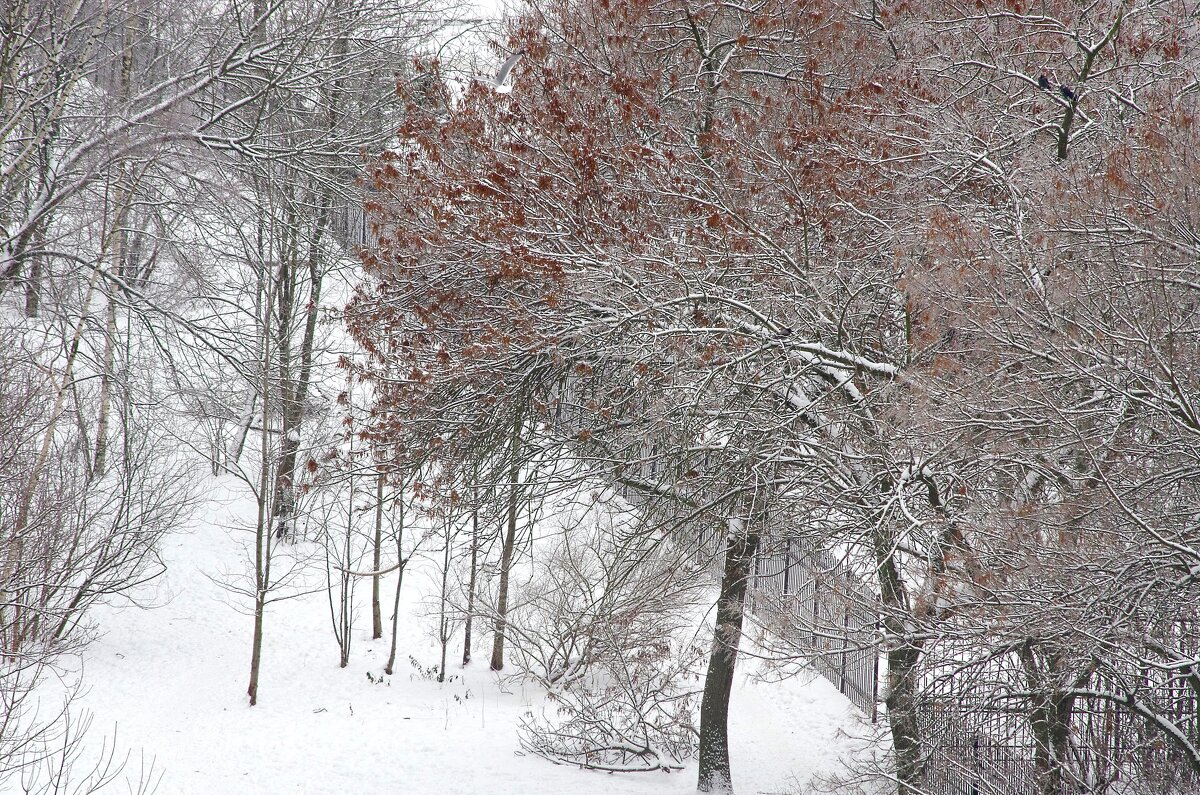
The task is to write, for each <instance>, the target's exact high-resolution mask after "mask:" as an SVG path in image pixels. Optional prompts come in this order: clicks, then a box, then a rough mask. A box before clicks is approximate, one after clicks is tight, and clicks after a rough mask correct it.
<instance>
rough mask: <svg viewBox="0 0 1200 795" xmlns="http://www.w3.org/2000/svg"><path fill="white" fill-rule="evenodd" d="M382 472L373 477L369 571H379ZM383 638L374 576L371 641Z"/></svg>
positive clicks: (375, 577)
mask: <svg viewBox="0 0 1200 795" xmlns="http://www.w3.org/2000/svg"><path fill="white" fill-rule="evenodd" d="M383 478H384V475H383V470H382V469H380V470H379V472H378V473H377V474H376V475H375V539H374V541H375V549H374V553H375V554H374V556H373V557H372V558H371V560H372V563H373V567H372V569H371V571H376V572H377V571H379V565H380V563H381V561H382V554H381V552H382V549H381V547H382V546H383ZM382 637H383V611H382V610H381V609H380V606H379V575H378V574H376V575H375V576H373V577H372V578H371V639H372V640H378V639H379V638H382Z"/></svg>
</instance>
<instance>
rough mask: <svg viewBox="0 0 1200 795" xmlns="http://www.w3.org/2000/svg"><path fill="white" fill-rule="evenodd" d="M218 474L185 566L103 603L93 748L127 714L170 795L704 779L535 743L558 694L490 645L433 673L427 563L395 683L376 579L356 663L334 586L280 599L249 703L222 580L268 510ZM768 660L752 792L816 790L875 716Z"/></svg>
mask: <svg viewBox="0 0 1200 795" xmlns="http://www.w3.org/2000/svg"><path fill="white" fill-rule="evenodd" d="M214 484H215V485H214V487H213V489H212V493H213V496H212V499H211V501H210V502H209V504H208V505H207V507H206V508H205V509H203V510H202V511H201V512H200V513H199V514H198V515H197V517H196V519H195V520H194V521H193V522H192V524H191V526H190V528H189V529H187V530H186V531H184V532H180V533H177V534H175V535H173V536H171V537H169V539H168V541H167V546H166V548H165V550H164V559H165V561H166V564H167V573H166V574H165V575H164V576H163V577H161V578H160V579H159V580H157V581H155V582H153V583H151V584H149V585H147V586H144V587H143V589H142V590H141V591H140V592H138V593H137V594H136V595H135V596H136V599H137V601H138V602H139V603H140V605H131V604H129V603H127V602H123V603H120V604H113V605H110V606H107V607H104V608H102V609H100V610H98V611H97V612H96V613H95V614H94V615H93V619H94V620H95V622H96V624H97V628H98V630H99V633H100V635H99V637H98V638H97V639H96V640H95V642H93V643H92V644H91V645H90V646H89V647H88V648H87V650H86V652H85V653H84V656H83V659H82V669H83V679H84V684H85V687H86V690H87V692H86V694H85V695H84V696H83V698H81V699H80V700H79V701H78V702H77V706H78V707H82V708H84V709H87V710H90V711H91V712H92V713H93V716H94V723H93V726H92V730H91V732H90V734H89V735H88V740H87V749H88V753H90V754H92V755H94V754H95V753H96V751H98V749H99V745H100V743H101V742H102V741H104V740H105V737H104V735H105V734H106V733H107V734H109V735H111V734H112V732H113V730H114V728H115V730H116V742H117V746H118V748H120V749H122V754H123V753H124V750H126V749H127V750H129V751H131V752H132V756H131V762H130V768H131V769H132V768H136V767H137V766H138V759H139V754H144V755H145V757H146V758H147V759H149V758H153V759H154V760H155V765H156V769H157V770H159V771H161V772H162V774H163V778H162V782H161V785H160V786H159V788H158V792H159V793H162V795H173V794H175V793H187V795H201V794H205V795H207V794H208V793H230V794H237V793H255V795H271V794H272V793H281V794H282V793H313V794H314V795H317V794H320V793H341V792H352V793H358V794H361V795H372V794H373V793H379V794H380V795H382V794H383V793H464V794H465V793H489V795H505V794H506V793H522V794H523V795H542V794H543V793H545V794H546V795H549V794H550V793H554V795H559V794H560V793H575V795H585V794H586V793H639V794H644V793H654V794H655V795H666V794H667V793H685V792H692V791H694V788H695V767H694V764H693V765H692V766H690V767H689V768H688V769H687V770H685V771H683V772H681V773H672V774H667V773H654V774H646V773H642V774H633V775H629V774H627V775H624V776H621V775H609V774H604V773H597V772H592V771H586V770H580V769H577V768H573V767H566V766H556V765H554V764H551V763H549V762H547V761H545V760H542V759H540V758H537V757H533V756H526V755H522V754H521V753H520V747H519V744H518V741H517V735H516V726H517V723H518V721H519V719H520V717H521V716H522V715H524V714H525V713H527V712H530V711H534V712H540V710H541V709H542V708H543V705H544V699H543V697H542V695H541V694H540V691H539V689H538V687H537V686H536V685H534V684H526V685H522V684H520V683H518V682H514V681H512V680H499V679H498V677H497V676H496V675H495V674H494V673H492V672H491V671H489V670H487V667H486V665H487V663H486V659H485V658H486V655H484V654H479V655H478V657H479V658H480V659H479V660H478V661H477V662H475V663H473V664H472V665H471V666H470V667H468V668H466V669H461V668H459V667H458V666H457V665H452V666H450V667H449V674H450V675H451V676H452V678H453V681H448V682H446V683H443V684H439V683H437V682H436V681H431V679H430V678H429V677H428V676H427V675H426V674H425V673H424V672H425V671H427V670H428V669H429V668H431V667H432V666H434V665H436V662H437V650H436V648H435V646H434V642H433V640H432V637H431V633H430V632H429V631H428V629H427V627H428V622H427V620H426V619H425V618H424V617H422V615H421V612H422V611H421V610H420V607H419V602H420V597H421V589H423V588H425V587H427V586H426V583H427V582H428V581H429V578H428V577H425V576H422V574H421V572H420V571H411V570H410V573H409V575H408V578H407V579H406V583H405V590H406V598H405V599H404V601H403V604H402V607H401V630H400V647H399V652H398V655H397V666H396V671H395V673H394V675H393V676H391V677H382V682H380V681H379V678H380V677H381V676H382V669H383V665H384V662H385V660H386V658H387V653H388V647H387V641H386V638H385V639H384V640H378V641H372V640H370V637H369V636H370V614H369V613H370V608H369V594H370V586H369V583H367V582H364V583H362V584H361V585H360V587H359V591H358V600H359V605H360V608H361V609H360V611H359V617H358V621H357V625H356V634H355V641H354V643H355V648H354V650H353V653H352V659H351V662H350V664H349V666H348V667H347V668H345V669H341V668H339V667H338V650H337V646H336V643H335V642H334V638H333V636H332V632H331V631H330V624H329V606H328V602H327V601H326V597H325V595H324V594H323V593H316V594H312V595H309V596H305V597H300V598H297V599H293V600H289V601H285V602H280V603H277V604H274V605H271V606H270V607H269V608H268V614H267V620H266V640H265V644H264V658H263V669H262V680H261V684H260V690H259V703H258V706H255V707H253V708H252V707H249V706H248V705H247V700H246V695H245V688H246V683H247V676H248V670H249V649H250V633H251V625H252V621H251V618H250V617H249V616H248V615H246V613H245V605H241V604H239V602H240V601H242V600H241V599H240V598H238V597H236V596H233V595H231V594H230V592H229V591H228V589H227V588H225V587H223V586H222V585H221V582H222V581H223V580H225V579H226V575H227V574H228V573H229V572H236V571H239V570H241V571H244V562H243V555H244V552H243V547H244V545H245V544H246V541H247V538H246V537H245V533H244V531H242V530H238V529H236V528H237V527H239V526H242V527H244V526H246V525H247V524H248V523H249V522H250V521H251V520H252V518H253V504H252V503H251V502H250V501H249V500H248V499H246V498H244V497H239V496H237V494H238V492H237V491H236V488H235V484H234V482H233V481H231V480H230V481H214ZM390 590H391V586H390V585H388V586H387V587H385V590H384V593H385V594H388V593H389V592H390ZM389 606H390V605H389ZM147 607H148V608H149V609H146V608H147ZM385 609H386V608H385ZM387 617H388V616H387V615H385V623H386V619H387ZM458 643H461V640H459V641H458ZM477 644H478V645H481V646H482V645H485V644H483V643H482V642H480V641H477ZM458 648H459V652H458V653H459V655H461V646H459V647H458ZM410 655H411V657H412V658H413V659H414V660H415V664H414V663H413V662H411V661H410V660H409V657H410ZM756 667H757V666H756V664H755V663H746V664H744V665H743V666H742V673H741V674H740V675H739V677H738V683H737V688H736V692H735V694H734V698H733V704H732V717H731V736H732V755H733V773H734V778H735V784H736V786H737V790H738V792H739V793H787V792H799V791H801V787H800V785H801V784H803V783H804V782H806V781H807V780H808V779H809V778H810V777H811V776H813V775H814V774H824V773H829V772H835V771H836V769H837V758H838V756H839V755H840V754H842V753H843V752H845V751H846V749H848V748H849V747H851V746H853V745H855V744H856V743H854V742H852V741H851V740H850V739H849V738H848V736H847V735H850V736H854V735H860V734H864V733H866V729H865V728H864V727H863V726H862V723H861V718H860V717H859V715H858V713H857V712H856V711H855V710H854V708H853V707H852V706H850V704H849V703H848V702H847V701H846V700H845V699H843V698H842V696H841V695H840V694H838V693H837V692H836V690H835V689H834V688H833V686H832V685H830V684H829V683H828V682H826V681H825V680H823V679H820V678H815V677H811V676H809V677H798V678H793V679H790V680H787V681H785V682H783V683H766V682H760V681H756V680H755V678H754V677H752V676H751V675H750V673H751V672H752V671H753V670H755V668H756ZM372 680H375V681H374V682H373V681H372ZM110 741H111V738H110Z"/></svg>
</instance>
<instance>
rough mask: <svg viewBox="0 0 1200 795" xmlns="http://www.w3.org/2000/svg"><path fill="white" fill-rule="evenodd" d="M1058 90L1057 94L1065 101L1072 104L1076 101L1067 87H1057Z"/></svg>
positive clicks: (1073, 94)
mask: <svg viewBox="0 0 1200 795" xmlns="http://www.w3.org/2000/svg"><path fill="white" fill-rule="evenodd" d="M1058 90H1059V93H1061V94H1062V95H1063V99H1065V100H1067V101H1068V102H1074V101H1075V100H1076V96H1075V92H1074V91H1072V90H1071V88H1070V87H1069V86H1059V87H1058Z"/></svg>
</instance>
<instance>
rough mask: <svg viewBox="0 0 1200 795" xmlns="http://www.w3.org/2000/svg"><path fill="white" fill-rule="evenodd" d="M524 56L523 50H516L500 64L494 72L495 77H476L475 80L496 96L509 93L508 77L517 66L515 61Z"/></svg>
mask: <svg viewBox="0 0 1200 795" xmlns="http://www.w3.org/2000/svg"><path fill="white" fill-rule="evenodd" d="M524 54H525V51H524V50H517V51H516V52H514V53H513V54H512V55H510V56H508V59H507V60H506V61H505V62H504V63H502V64H500V68H499V69H497V70H496V75H495V77H477V78H475V79H476V80H478V81H479V82H480V83H483V84H484V85H485V86H487V87H488V88H491V89H492V90H493V91H495V92H496V93H497V94H508V93H510V92H511V91H512V81H511V80H510V79H509V77H510V76H511V74H512V70H513V67H514V66H516V65H517V61H519V60H521V56H522V55H524Z"/></svg>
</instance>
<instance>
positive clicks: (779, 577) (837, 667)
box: [750, 539, 879, 721]
mask: <svg viewBox="0 0 1200 795" xmlns="http://www.w3.org/2000/svg"><path fill="white" fill-rule="evenodd" d="M781 546H782V549H779V548H769V547H768V548H765V549H763V550H761V551H760V553H759V555H758V556H757V557H756V558H755V563H754V582H753V586H752V588H751V591H750V610H751V612H752V613H753V614H754V615H755V618H756V620H758V621H759V623H761V624H762V625H763V626H764V627H765V628H767V629H768V630H769V631H772V632H774V633H775V634H776V635H777V636H779V637H781V639H783V640H785V641H786V642H787V643H788V644H790V645H792V646H793V647H795V648H796V650H797V652H798V653H799V654H800V655H801V656H803V657H806V658H807V659H808V660H809V661H810V662H811V664H812V665H813V667H814V668H815V669H816V670H817V672H818V673H820V674H821V676H823V677H825V678H826V679H828V680H829V681H830V682H832V683H833V684H834V685H835V686H836V687H837V688H838V690H839V691H840V692H841V693H842V694H843V695H844V696H846V698H848V699H849V700H850V701H851V703H853V704H854V705H855V706H856V707H858V708H859V709H861V710H862V711H863V712H864V713H866V714H867V715H869V716H871V720H872V721H874V720H876V718H877V717H878V701H879V652H878V646H877V642H876V637H877V630H878V627H879V613H878V610H877V609H876V607H875V604H876V598H875V595H874V594H872V593H871V592H870V590H869V589H868V588H867V587H866V586H865V585H864V583H863V582H862V581H861V580H860V579H859V578H858V576H857V575H855V574H854V573H853V572H851V571H849V570H848V569H847V567H846V566H845V565H844V564H842V563H841V561H839V560H837V559H836V558H834V556H833V555H831V554H830V553H829V552H827V551H825V550H823V549H814V548H812V547H810V546H808V545H805V544H804V543H802V542H801V541H800V540H798V539H787V540H785V541H784V542H783V543H782V545H781Z"/></svg>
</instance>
